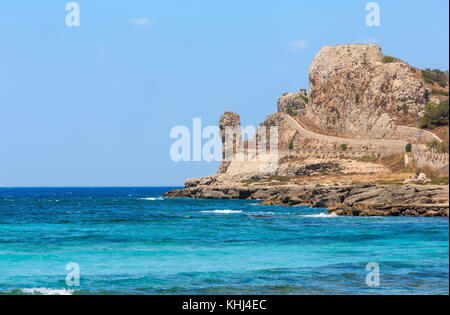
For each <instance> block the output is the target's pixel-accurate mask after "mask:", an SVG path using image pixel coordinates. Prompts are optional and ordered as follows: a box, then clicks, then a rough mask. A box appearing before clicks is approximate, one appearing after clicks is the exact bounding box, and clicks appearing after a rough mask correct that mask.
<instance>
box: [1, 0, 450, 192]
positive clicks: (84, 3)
mask: <svg viewBox="0 0 450 315" xmlns="http://www.w3.org/2000/svg"><path fill="white" fill-rule="evenodd" d="M67 2H69V1H61V0H52V1H35V0H27V1H25V0H22V1H2V2H1V3H0V41H1V46H0V47H1V49H0V144H1V145H0V186H2V187H11V186H16V187H17V186H156V185H178V186H179V185H182V184H183V183H184V180H185V179H186V178H190V177H198V176H203V175H210V174H212V173H214V172H216V170H217V167H218V163H206V162H196V163H193V162H192V163H174V162H172V160H171V159H170V156H169V149H170V146H171V145H172V143H173V142H174V140H172V139H170V138H169V133H170V130H171V128H172V127H174V126H176V125H186V126H191V125H192V119H193V118H194V117H201V118H202V119H203V124H204V125H214V124H217V123H218V120H219V118H220V115H221V114H222V113H223V111H224V110H231V111H234V112H238V113H240V115H241V120H242V123H243V124H244V125H257V124H258V123H259V122H261V121H263V120H264V118H265V117H266V116H267V115H269V114H271V113H273V112H275V111H276V102H277V99H278V97H279V96H280V95H281V94H283V93H285V92H289V91H290V92H292V91H297V90H298V89H300V88H306V87H307V81H308V80H307V73H308V68H309V65H310V64H311V61H312V60H313V58H314V55H315V54H316V53H317V52H318V50H319V49H320V48H321V47H322V46H324V45H335V44H349V43H357V42H377V43H379V44H380V45H381V46H382V47H383V50H384V52H385V54H387V55H392V56H395V57H398V58H401V59H403V60H405V61H407V62H409V63H410V64H412V65H414V66H417V67H420V68H425V67H431V68H440V69H448V60H449V52H448V46H449V42H448V37H449V34H448V33H449V16H448V11H449V8H448V6H449V4H448V1H447V0H431V1H430V0H428V1H419V0H395V1H392V0H389V1H387V0H386V1H378V3H379V4H380V7H381V26H380V27H375V28H369V27H367V26H366V25H365V16H366V14H367V12H366V11H365V6H366V4H367V3H368V2H369V1H359V0H348V1H323V0H322V1H321V0H316V1H300V0H295V1H290V0H285V1H264V0H246V1H242V0H240V1H237V0H236V1H235V0H227V1H219V0H217V1H211V0H202V1H200V0H190V1H181V0H179V1H173V0H166V1H139V0H135V1H118V0H117V1H105V0H79V1H77V2H78V3H79V4H80V8H81V12H80V13H81V26H80V27H76V28H69V27H67V26H66V24H65V18H66V14H67V12H66V11H65V5H66V3H67Z"/></svg>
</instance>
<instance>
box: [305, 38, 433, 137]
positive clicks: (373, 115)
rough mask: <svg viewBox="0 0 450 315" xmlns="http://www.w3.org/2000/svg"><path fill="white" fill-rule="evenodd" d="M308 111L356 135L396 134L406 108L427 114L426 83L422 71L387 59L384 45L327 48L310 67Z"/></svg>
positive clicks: (331, 126) (342, 132)
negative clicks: (400, 114) (399, 120)
mask: <svg viewBox="0 0 450 315" xmlns="http://www.w3.org/2000/svg"><path fill="white" fill-rule="evenodd" d="M309 81H310V95H309V103H310V104H309V106H308V108H307V116H308V117H309V118H310V119H312V120H313V121H315V122H316V123H317V124H318V125H320V126H321V127H322V128H325V129H327V130H328V131H329V132H330V133H332V134H335V135H338V136H342V137H350V138H391V139H392V138H395V124H394V121H395V119H396V118H397V116H398V115H399V113H402V112H407V111H409V112H411V113H416V112H417V113H421V112H422V111H423V109H424V106H425V104H426V102H427V99H426V92H425V84H424V82H423V80H422V79H421V78H420V76H418V75H417V73H416V70H415V69H414V68H412V67H411V66H409V65H408V64H407V63H405V62H403V61H401V60H397V59H388V60H387V61H386V59H385V58H384V55H383V53H382V50H381V47H380V46H378V45H344V46H326V47H323V48H322V49H321V50H320V51H319V53H318V54H317V56H316V57H315V59H314V61H313V63H312V64H311V67H310V70H309Z"/></svg>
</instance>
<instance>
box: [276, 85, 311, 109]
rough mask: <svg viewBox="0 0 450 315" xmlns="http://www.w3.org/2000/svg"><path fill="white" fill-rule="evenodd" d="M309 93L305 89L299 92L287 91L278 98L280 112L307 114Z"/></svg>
mask: <svg viewBox="0 0 450 315" xmlns="http://www.w3.org/2000/svg"><path fill="white" fill-rule="evenodd" d="M307 104H308V94H307V93H306V90H305V89H302V90H300V91H299V92H297V93H286V94H284V95H282V96H281V97H280V99H279V100H278V112H279V113H288V114H290V115H305V114H306V106H307Z"/></svg>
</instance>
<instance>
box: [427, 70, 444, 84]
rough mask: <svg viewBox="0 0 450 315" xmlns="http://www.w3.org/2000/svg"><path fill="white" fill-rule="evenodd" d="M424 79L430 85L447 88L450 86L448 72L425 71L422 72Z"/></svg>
mask: <svg viewBox="0 0 450 315" xmlns="http://www.w3.org/2000/svg"><path fill="white" fill-rule="evenodd" d="M422 79H423V80H424V81H425V82H427V83H429V84H434V83H437V84H439V85H440V86H441V87H446V86H447V84H448V71H446V72H444V71H441V70H438V69H434V70H431V69H425V70H423V71H422Z"/></svg>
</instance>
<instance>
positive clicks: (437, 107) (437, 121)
mask: <svg viewBox="0 0 450 315" xmlns="http://www.w3.org/2000/svg"><path fill="white" fill-rule="evenodd" d="M448 109H449V108H448V99H446V100H444V101H442V102H440V103H439V104H436V103H429V104H427V105H426V106H425V113H424V115H423V117H422V119H421V121H420V127H421V128H426V129H434V128H436V127H439V126H448V123H449V119H448Z"/></svg>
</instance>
